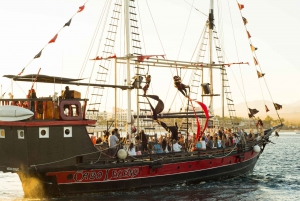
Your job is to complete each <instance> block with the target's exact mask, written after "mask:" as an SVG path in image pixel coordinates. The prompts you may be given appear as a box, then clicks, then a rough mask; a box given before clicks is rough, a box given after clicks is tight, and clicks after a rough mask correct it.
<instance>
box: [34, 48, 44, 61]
mask: <svg viewBox="0 0 300 201" xmlns="http://www.w3.org/2000/svg"><path fill="white" fill-rule="evenodd" d="M42 51H43V50H41V51H40V52H39V53H38V54H37V55H35V56H34V59H37V58H40V56H41V55H42Z"/></svg>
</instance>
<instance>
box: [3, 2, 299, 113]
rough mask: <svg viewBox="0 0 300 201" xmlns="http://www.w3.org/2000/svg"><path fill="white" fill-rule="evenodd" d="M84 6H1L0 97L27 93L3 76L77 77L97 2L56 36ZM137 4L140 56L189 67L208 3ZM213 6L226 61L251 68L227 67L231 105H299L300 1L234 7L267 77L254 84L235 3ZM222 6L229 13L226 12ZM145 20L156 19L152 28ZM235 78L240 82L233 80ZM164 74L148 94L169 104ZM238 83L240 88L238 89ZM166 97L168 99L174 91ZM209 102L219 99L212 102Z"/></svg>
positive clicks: (21, 85)
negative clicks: (219, 12)
mask: <svg viewBox="0 0 300 201" xmlns="http://www.w3.org/2000/svg"><path fill="white" fill-rule="evenodd" d="M85 2H86V0H43V1H40V0H27V1H23V0H10V1H3V2H1V7H0V19H1V20H0V26H1V37H0V83H1V93H2V94H3V93H4V92H6V98H7V94H8V92H11V91H13V93H14V95H15V97H25V95H26V92H27V90H28V88H30V86H31V84H30V83H13V87H11V82H10V80H8V79H7V78H3V77H2V76H3V75H5V74H10V75H16V74H18V73H20V72H21V70H22V69H23V68H24V67H25V66H26V69H25V71H24V73H23V74H24V75H26V74H31V73H37V72H38V70H39V68H41V72H40V74H46V75H53V76H63V77H75V78H77V77H78V75H79V72H80V69H81V67H82V66H83V63H84V58H85V56H86V52H87V50H88V47H89V45H90V39H91V38H92V36H93V33H94V30H95V26H96V23H97V20H98V18H99V16H100V15H101V10H102V7H103V2H104V1H97V0H89V1H88V2H87V3H86V6H85V9H84V10H83V11H82V12H81V13H77V14H76V15H75V16H74V17H73V18H72V23H71V26H70V27H66V28H63V29H62V30H61V28H62V27H63V25H64V24H65V23H66V22H67V21H68V20H69V19H70V18H71V17H72V16H73V15H74V14H75V13H76V11H77V10H78V7H79V6H82V5H83V4H84V3H85ZM138 2H139V6H140V8H141V14H143V15H142V16H141V17H144V18H141V21H143V22H144V24H143V25H142V28H141V29H143V33H145V35H144V38H143V39H144V43H145V46H146V47H147V49H146V48H145V49H146V50H147V54H166V56H167V58H168V59H174V60H176V59H180V60H187V61H189V60H190V59H191V55H192V54H193V52H194V48H195V44H196V43H197V40H198V38H199V35H200V34H201V31H202V29H203V26H204V22H205V20H206V18H207V17H206V16H205V15H203V14H202V13H200V12H198V11H197V10H196V9H198V10H199V11H201V12H203V13H207V10H208V2H209V1H208V0H205V1H204V0H201V1H196V0H194V1H193V0H151V1H150V0H149V1H138ZM143 2H148V6H149V7H150V8H151V15H149V12H148V7H147V5H146V6H144V7H143V6H142V3H143ZM220 2H222V3H221V6H222V9H223V10H224V11H223V13H222V14H223V15H222V20H223V21H224V25H223V27H222V29H221V31H220V32H218V33H220V35H221V36H220V37H221V38H223V37H224V38H228V40H226V42H224V43H223V44H224V47H225V50H226V57H227V58H228V60H229V62H237V61H241V62H249V63H250V65H249V66H248V65H241V66H238V65H236V66H231V67H230V68H228V74H230V75H229V80H230V81H231V82H230V83H231V84H230V86H231V91H232V92H235V91H242V92H241V94H239V93H237V94H234V98H235V103H240V102H243V101H244V98H243V97H246V99H247V100H248V101H252V100H261V99H263V98H264V99H266V100H273V101H274V102H276V103H279V104H283V105H284V104H289V103H294V102H296V101H298V100H299V99H300V95H299V93H298V92H299V91H300V79H299V75H300V68H299V55H298V54H299V53H298V52H299V47H300V39H299V36H300V24H299V19H300V12H299V10H300V1H297V0H289V1H288V3H287V1H282V0H273V1H262V0H251V1H246V0H243V1H242V0H241V1H238V2H239V3H240V4H243V5H244V9H243V10H241V12H242V15H243V16H244V17H246V18H247V20H248V24H247V25H246V27H247V30H248V31H249V32H250V34H251V36H252V37H251V42H252V44H253V45H254V46H255V47H257V48H258V49H257V51H256V52H255V53H256V57H257V59H258V62H259V69H261V70H262V72H263V73H265V74H266V75H265V81H264V80H263V79H259V80H258V79H257V75H256V74H255V73H256V69H257V68H258V66H254V64H253V59H252V55H251V51H250V48H249V41H248V39H247V37H246V34H245V28H244V26H243V25H242V21H241V17H240V11H239V10H238V9H237V6H236V1H232V0H222V1H220ZM191 4H192V5H194V8H191V7H190V5H191ZM205 4H207V5H205ZM218 5H219V4H218V1H216V2H215V10H217V7H218ZM228 6H230V11H229V10H228ZM195 8H196V9H195ZM147 13H148V15H147ZM144 14H145V15H144ZM146 17H148V18H146ZM151 18H153V19H154V20H155V24H154V23H153V22H152V20H151ZM216 18H217V16H216ZM238 24H241V25H238ZM233 25H234V26H236V27H237V29H236V30H235V31H234V32H232V26H233ZM60 30H61V31H60ZM58 32H59V36H58V39H57V40H56V42H55V43H52V44H48V45H47V43H48V41H49V40H50V39H51V38H53V36H54V35H55V34H56V33H58ZM157 32H158V33H159V34H157ZM223 32H224V34H223ZM225 32H226V33H225ZM227 32H229V34H227ZM233 35H235V38H234V37H233ZM158 36H159V37H158ZM240 40H241V41H242V40H243V42H241V43H240V44H239V45H238V44H237V43H236V42H239V41H240ZM117 44H118V43H117ZM119 44H120V43H119ZM46 45H47V46H46ZM162 47H163V48H162ZM43 48H44V49H43ZM41 49H43V54H42V56H41V57H40V58H39V59H35V60H32V58H33V57H34V56H35V55H36V54H37V53H38V52H39V51H40V50H41ZM236 50H238V52H239V53H238V59H237V58H235V57H236V56H237V53H236ZM122 52H124V51H123V50H120V51H119V53H118V52H116V54H117V55H118V56H119V55H121V53H122ZM94 55H95V53H94ZM28 64H29V65H28ZM171 73H174V72H171ZM239 73H241V74H242V75H238V74H239ZM167 74H170V70H165V71H161V72H160V73H159V74H156V75H155V74H153V75H154V76H153V79H152V87H151V89H150V90H151V91H152V92H153V93H159V94H161V95H160V96H164V99H167V100H166V101H169V102H171V100H169V99H172V98H169V97H168V98H166V97H165V96H166V92H165V91H163V90H164V89H163V88H162V80H164V79H165V77H166V75H167ZM84 76H86V77H89V75H88V74H87V73H84ZM170 77H171V76H170ZM184 81H185V82H188V81H187V80H184ZM241 81H242V83H243V84H240V83H241ZM265 82H266V83H267V87H266V86H265ZM170 86H172V83H171V81H170V82H169V86H168V87H167V86H166V87H165V90H169V88H170ZM36 87H37V89H38V90H37V95H38V96H39V97H41V96H44V97H47V96H49V95H52V94H53V93H54V91H60V90H62V89H63V88H64V86H60V85H56V86H53V87H52V88H49V89H48V88H47V90H45V89H46V88H44V86H43V85H38V86H36ZM158 89H159V90H158ZM78 90H79V91H81V92H82V94H84V93H85V89H84V88H80V89H78ZM172 90H173V92H174V90H175V89H171V91H172ZM269 92H270V93H271V97H270V95H269ZM110 93H113V92H110ZM120 93H121V94H122V95H120V98H123V97H124V96H125V95H126V94H125V93H122V92H120ZM168 93H169V92H168ZM216 93H220V90H219V91H217V90H216ZM216 101H219V100H218V99H216ZM273 101H272V102H273ZM219 102H220V101H219ZM179 105H180V103H178V105H177V106H175V107H177V109H178V107H180V106H179ZM124 106H126V104H124V105H122V107H124ZM216 107H219V105H216Z"/></svg>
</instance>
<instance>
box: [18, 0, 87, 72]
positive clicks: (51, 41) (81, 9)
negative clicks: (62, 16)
mask: <svg viewBox="0 0 300 201" xmlns="http://www.w3.org/2000/svg"><path fill="white" fill-rule="evenodd" d="M87 2H88V0H87V1H86V2H85V4H86V3H87ZM85 4H83V5H82V6H80V7H79V8H78V10H77V12H76V13H75V14H74V15H73V16H72V17H71V19H70V20H69V21H68V22H67V23H65V25H64V26H63V27H62V28H61V29H60V30H59V31H58V32H57V34H55V36H54V37H53V38H52V39H51V40H50V41H49V42H48V43H47V44H46V45H45V46H44V47H43V48H42V50H41V51H40V52H39V53H38V54H37V55H35V56H34V57H33V59H31V60H30V61H29V63H28V64H27V65H26V66H25V67H24V68H23V69H22V70H21V72H20V73H19V74H18V76H20V75H21V74H22V73H23V72H24V71H25V69H26V68H27V66H29V64H30V63H31V62H32V61H33V60H34V59H37V58H40V57H41V55H42V51H43V49H45V47H46V46H47V45H48V44H50V43H55V41H56V39H57V37H58V33H59V32H61V30H62V29H63V28H64V27H66V26H70V24H71V21H72V19H73V17H74V16H75V15H76V14H77V13H80V12H82V11H83V10H84V8H85Z"/></svg>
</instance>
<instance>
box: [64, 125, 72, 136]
mask: <svg viewBox="0 0 300 201" xmlns="http://www.w3.org/2000/svg"><path fill="white" fill-rule="evenodd" d="M64 137H72V126H68V127H64Z"/></svg>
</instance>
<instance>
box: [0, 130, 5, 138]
mask: <svg viewBox="0 0 300 201" xmlns="http://www.w3.org/2000/svg"><path fill="white" fill-rule="evenodd" d="M0 138H5V130H4V129H0Z"/></svg>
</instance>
